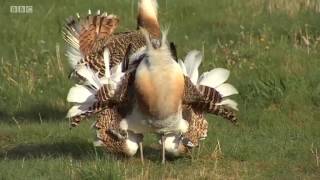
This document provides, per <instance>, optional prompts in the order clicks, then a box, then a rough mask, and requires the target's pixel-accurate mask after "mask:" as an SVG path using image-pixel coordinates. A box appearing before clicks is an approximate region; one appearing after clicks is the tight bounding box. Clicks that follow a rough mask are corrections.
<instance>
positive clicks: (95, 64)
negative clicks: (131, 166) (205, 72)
mask: <svg viewBox="0 0 320 180" xmlns="http://www.w3.org/2000/svg"><path fill="white" fill-rule="evenodd" d="M150 2H152V1H147V0H142V1H141V2H140V6H139V7H140V8H139V9H140V12H141V11H143V8H141V7H148V6H149V5H150ZM141 5H143V6H141ZM147 9H148V10H150V8H147ZM139 14H140V15H139V18H138V19H139V21H140V23H143V22H144V21H143V15H145V14H144V13H139ZM145 19H147V18H145ZM149 20H150V19H149ZM149 20H145V22H148V21H149ZM118 22H119V20H118V18H117V17H116V16H114V15H106V13H103V14H102V15H100V12H98V13H97V15H94V16H92V15H89V16H88V17H87V18H86V19H84V20H80V19H79V18H78V19H77V18H71V20H69V23H68V24H67V25H66V31H65V39H66V41H67V43H68V44H69V49H68V52H67V55H68V57H69V62H70V64H71V65H72V67H73V69H74V70H75V74H78V75H79V74H81V69H83V68H84V67H89V68H90V69H92V70H93V71H94V72H95V73H98V76H99V78H101V77H103V76H104V75H105V74H106V72H109V71H110V69H109V68H111V69H115V68H114V67H115V66H116V65H119V63H120V62H133V64H135V65H138V64H139V63H140V61H141V60H142V59H143V57H144V56H145V50H144V46H145V43H146V41H145V38H144V36H143V34H142V33H141V32H140V31H132V32H126V33H112V32H113V31H114V29H115V28H116V26H117V25H118ZM144 24H150V22H149V23H144ZM152 24H153V23H151V25H152ZM153 25H154V24H153ZM88 27H90V28H88ZM152 27H157V26H151V29H150V28H149V29H148V28H147V30H148V32H157V31H156V29H157V28H152ZM108 29H109V30H108ZM100 32H108V33H104V34H103V35H102V34H100ZM159 32H160V31H159ZM88 34H89V35H88ZM151 36H152V37H158V36H159V34H158V35H157V33H151ZM85 37H94V38H87V39H89V41H85V39H86V38H85ZM80 39H82V41H80ZM90 39H94V40H93V41H91V40H90ZM88 44H89V45H88ZM86 47H87V48H86ZM108 56H109V58H110V63H109V68H105V67H108V65H107V66H106V65H105V63H104V61H103V60H104V58H106V57H108ZM127 59H130V61H126V60H127ZM123 64H125V67H126V68H128V67H127V64H126V63H123ZM119 67H121V65H120V66H119ZM119 67H117V69H119ZM135 67H136V66H133V69H132V70H133V71H134V70H135ZM80 77H81V76H80ZM82 78H83V77H82ZM84 79H85V78H84ZM184 79H185V88H184V89H185V92H184V100H183V102H184V106H183V107H184V111H186V112H188V111H189V109H190V107H191V106H190V105H191V104H192V105H193V106H192V107H195V106H194V104H198V106H199V105H200V106H202V107H205V108H204V109H203V111H205V112H210V113H213V114H217V115H221V116H223V117H225V118H227V119H230V120H232V121H235V120H236V117H235V116H234V114H233V112H232V111H230V110H229V109H228V108H225V106H224V105H221V106H216V105H215V106H213V103H212V102H216V99H215V98H216V97H215V96H210V94H205V96H203V94H201V93H199V92H198V89H197V87H196V86H195V85H194V84H192V82H191V80H190V78H189V77H187V76H185V77H184ZM120 80H121V83H120V84H121V85H119V86H120V87H117V88H115V87H112V86H110V84H109V85H103V86H102V87H101V88H100V89H99V90H97V91H94V93H95V95H94V96H95V97H97V99H98V101H96V102H94V103H92V102H90V103H91V104H90V105H88V102H83V103H82V104H81V103H76V105H75V106H74V107H73V108H71V109H70V111H76V112H77V113H73V114H72V113H71V114H70V113H69V115H68V117H69V118H71V121H72V124H73V125H77V124H78V123H79V122H80V120H81V119H82V118H84V117H87V116H90V115H94V114H98V115H99V116H98V117H99V118H98V120H97V123H96V126H95V127H96V128H97V129H98V134H97V136H98V139H99V141H98V143H96V144H97V145H99V144H102V145H103V146H105V147H106V149H107V150H110V151H113V152H120V153H124V154H126V155H133V154H134V153H135V152H136V150H137V143H138V142H140V141H141V137H139V136H136V135H133V134H128V136H130V135H133V137H135V138H134V139H135V141H134V142H133V143H131V142H130V144H128V145H129V146H130V147H132V149H133V150H132V151H130V153H128V152H127V151H126V150H125V149H126V148H124V146H122V145H117V144H119V142H125V141H124V140H125V139H126V138H123V137H124V136H125V134H124V133H122V132H121V130H119V127H118V123H119V119H120V118H123V117H124V116H125V115H126V114H127V113H128V112H126V111H129V110H122V109H123V107H122V106H121V104H130V103H127V100H128V99H130V98H128V96H130V93H129V92H130V90H129V89H130V87H131V86H132V82H133V80H134V75H133V73H126V75H124V76H121V78H120ZM89 84H90V83H89ZM115 91H116V92H115ZM113 92H114V94H113ZM110 93H111V94H110ZM81 96H83V95H81ZM109 101H112V103H110V102H109ZM115 102H116V103H115ZM110 104H111V105H112V106H111V107H110ZM115 104H116V105H115ZM115 107H116V108H115ZM124 109H127V108H124ZM129 109H130V108H129ZM191 110H192V109H191ZM101 114H104V115H105V116H103V115H101ZM107 114H114V116H110V117H108V116H107ZM114 117H116V118H114ZM192 117H194V118H191V120H192V121H194V122H200V121H196V119H197V117H196V116H192ZM186 119H187V120H188V121H189V122H190V118H188V117H186ZM204 120H205V119H204ZM204 122H205V121H204ZM202 124H205V123H191V124H190V125H191V126H190V127H189V130H188V132H187V134H186V135H188V134H194V132H193V130H194V129H203V132H206V131H207V128H206V127H205V126H203V125H202ZM192 126H194V127H192ZM116 127H117V128H116ZM192 137H196V136H192ZM199 137H200V136H199ZM129 139H130V138H129ZM131 139H132V138H131ZM185 139H188V138H185ZM190 139H191V140H192V138H190ZM184 143H185V144H184V145H185V146H187V145H188V144H190V143H188V141H184ZM192 143H194V144H196V143H195V141H193V142H192ZM120 144H121V143H120ZM115 147H117V148H115ZM132 152H134V153H132Z"/></svg>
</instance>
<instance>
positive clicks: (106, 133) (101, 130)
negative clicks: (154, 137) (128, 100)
mask: <svg viewBox="0 0 320 180" xmlns="http://www.w3.org/2000/svg"><path fill="white" fill-rule="evenodd" d="M122 117H123V116H122V115H121V113H120V112H119V111H118V108H117V107H116V106H113V107H109V108H107V109H104V110H103V111H101V112H100V113H99V114H98V117H97V121H96V123H95V125H94V128H95V129H96V130H97V140H98V141H101V142H102V147H104V148H105V149H106V150H107V151H108V152H111V153H116V154H121V155H125V156H132V155H133V154H132V152H131V151H130V147H129V146H128V144H127V139H126V138H123V139H121V138H118V137H117V136H115V135H114V134H113V133H112V132H111V131H110V129H112V130H115V131H118V132H121V131H120V129H119V123H120V121H121V119H122ZM123 134H124V136H125V133H123ZM130 136H131V137H134V138H135V139H137V141H141V140H142V138H143V136H141V135H136V134H132V133H130Z"/></svg>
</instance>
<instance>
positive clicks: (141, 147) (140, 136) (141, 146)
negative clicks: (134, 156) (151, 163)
mask: <svg viewBox="0 0 320 180" xmlns="http://www.w3.org/2000/svg"><path fill="white" fill-rule="evenodd" d="M142 140H143V134H138V141H139V150H140V159H141V162H142V164H144V157H143V144H142Z"/></svg>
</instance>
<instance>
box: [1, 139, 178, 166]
mask: <svg viewBox="0 0 320 180" xmlns="http://www.w3.org/2000/svg"><path fill="white" fill-rule="evenodd" d="M144 156H145V159H146V160H150V161H153V162H159V163H160V162H161V156H160V149H159V148H158V147H153V146H151V147H150V146H146V147H145V148H144ZM48 157H49V158H63V157H70V158H72V159H77V160H83V159H91V160H94V159H105V160H120V161H123V162H126V161H128V160H129V161H130V158H128V157H124V156H122V155H117V154H112V153H109V152H107V151H105V150H104V149H103V148H95V147H94V146H93V145H92V144H91V143H89V142H87V141H79V140H76V141H73V142H67V141H60V142H53V143H50V144H21V145H17V146H15V147H12V148H10V147H9V148H7V149H6V150H1V151H0V159H6V160H22V159H39V158H48ZM134 158H137V159H139V153H138V152H137V154H136V155H135V157H134ZM175 159H177V158H170V157H169V158H167V160H168V161H173V160H175Z"/></svg>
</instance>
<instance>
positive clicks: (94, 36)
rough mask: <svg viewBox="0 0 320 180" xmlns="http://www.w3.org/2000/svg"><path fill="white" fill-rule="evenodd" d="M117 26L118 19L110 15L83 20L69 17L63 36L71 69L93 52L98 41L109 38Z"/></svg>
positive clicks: (93, 16)
mask: <svg viewBox="0 0 320 180" xmlns="http://www.w3.org/2000/svg"><path fill="white" fill-rule="evenodd" d="M118 24H119V19H118V18H117V17H116V16H115V15H113V14H111V15H108V14H107V13H103V14H100V11H98V12H97V14H96V15H91V11H90V10H89V12H88V15H87V16H86V17H84V18H80V16H79V14H77V17H69V18H68V19H67V20H66V24H65V27H64V31H63V35H64V40H65V41H66V43H67V53H66V55H67V57H68V59H69V63H70V65H71V67H72V68H75V66H76V65H77V64H79V63H80V62H81V59H83V57H84V56H86V55H87V54H89V53H90V52H93V51H94V50H95V46H97V45H99V41H100V40H102V39H105V38H107V37H108V36H110V35H111V34H112V33H113V32H114V30H115V29H116V28H117V26H118Z"/></svg>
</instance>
